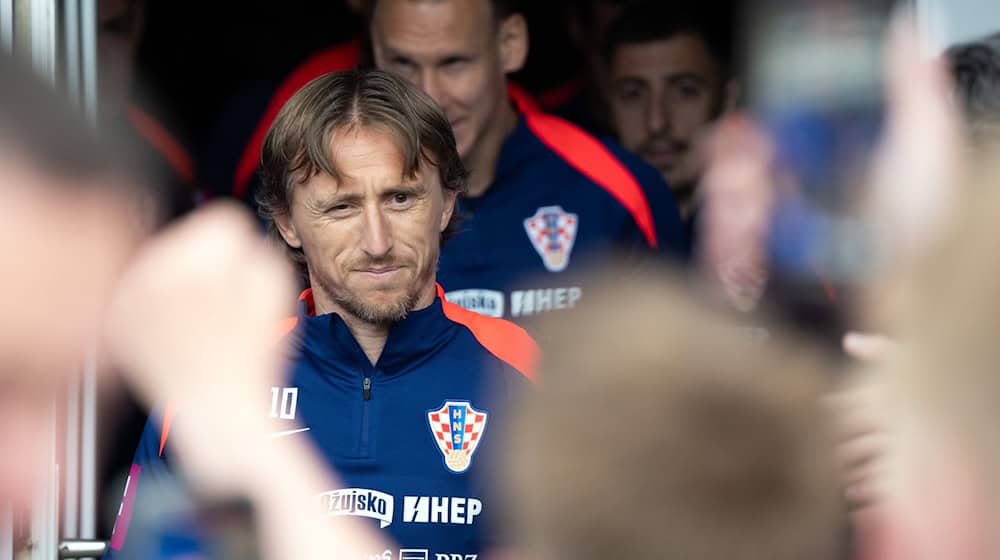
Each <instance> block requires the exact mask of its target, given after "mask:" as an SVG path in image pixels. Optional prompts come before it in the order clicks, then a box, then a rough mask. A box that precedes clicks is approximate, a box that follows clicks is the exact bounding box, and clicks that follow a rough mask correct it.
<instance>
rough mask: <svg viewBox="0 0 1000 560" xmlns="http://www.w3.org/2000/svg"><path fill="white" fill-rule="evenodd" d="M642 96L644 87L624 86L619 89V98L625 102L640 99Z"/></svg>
mask: <svg viewBox="0 0 1000 560" xmlns="http://www.w3.org/2000/svg"><path fill="white" fill-rule="evenodd" d="M640 97H642V88H638V87H624V88H621V89H619V90H618V99H621V100H622V101H625V102H633V101H638V100H639V98H640Z"/></svg>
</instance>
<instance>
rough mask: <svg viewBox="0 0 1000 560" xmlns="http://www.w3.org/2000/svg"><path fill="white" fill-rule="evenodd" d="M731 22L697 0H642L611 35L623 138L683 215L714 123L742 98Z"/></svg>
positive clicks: (609, 59) (609, 58)
mask: <svg viewBox="0 0 1000 560" xmlns="http://www.w3.org/2000/svg"><path fill="white" fill-rule="evenodd" d="M712 8H718V6H716V5H714V4H713V5H712ZM731 25H732V21H731V20H730V18H729V17H727V13H726V11H725V10H722V11H721V13H720V11H719V10H718V9H710V8H708V7H706V6H703V5H701V4H697V3H695V2H683V3H676V2H672V3H664V2H644V3H640V4H634V5H631V6H628V7H627V8H625V9H624V11H623V12H622V13H621V15H620V16H619V17H618V19H616V20H615V21H614V23H612V24H611V26H610V28H609V29H608V32H607V38H606V39H605V46H604V55H605V56H604V63H605V64H606V67H607V72H606V76H607V81H606V83H605V84H604V86H605V90H606V92H607V98H608V101H609V104H610V106H611V114H612V116H613V118H614V127H615V130H616V132H617V134H618V138H619V140H620V141H621V142H622V144H623V145H624V146H625V147H626V148H628V149H630V150H632V151H634V152H636V153H638V154H639V155H640V156H642V158H643V159H644V160H646V162H647V163H649V164H650V165H652V166H653V167H656V168H657V169H658V170H659V171H660V173H662V174H663V178H664V179H665V180H666V181H667V183H668V184H669V185H670V187H671V188H672V189H673V190H674V196H675V197H676V198H677V202H678V204H679V205H680V208H681V212H682V213H683V214H684V215H685V216H690V215H691V213H692V212H693V211H694V205H695V202H694V196H695V194H694V193H695V188H696V187H697V185H698V183H699V181H700V180H701V176H702V174H703V173H704V171H705V143H706V139H707V137H708V133H709V130H710V129H711V125H712V124H713V123H714V122H715V121H716V120H717V119H718V118H719V117H720V116H722V115H723V114H724V113H725V112H726V111H728V110H730V109H732V108H733V107H734V106H735V104H736V100H737V95H738V86H737V83H736V79H735V77H734V69H733V61H732V56H733V55H732V49H733V41H732V34H733V32H732V30H731V29H730V26H731Z"/></svg>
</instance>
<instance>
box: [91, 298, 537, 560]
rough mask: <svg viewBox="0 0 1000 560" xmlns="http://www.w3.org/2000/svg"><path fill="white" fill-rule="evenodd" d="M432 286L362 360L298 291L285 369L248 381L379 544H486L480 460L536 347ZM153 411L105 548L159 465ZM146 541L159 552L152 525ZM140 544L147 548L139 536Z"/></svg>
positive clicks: (395, 554) (121, 534) (438, 548)
mask: <svg viewBox="0 0 1000 560" xmlns="http://www.w3.org/2000/svg"><path fill="white" fill-rule="evenodd" d="M441 293H442V292H441V290H440V288H439V297H438V298H437V299H435V301H434V303H433V304H432V305H431V306H430V307H428V308H426V309H422V310H419V311H414V312H411V313H410V314H409V316H408V317H407V318H406V319H404V320H402V321H400V322H399V323H397V324H395V325H394V326H393V327H392V329H391V331H390V333H389V337H388V340H387V341H386V345H385V349H384V350H383V352H382V355H381V357H380V358H379V360H378V363H376V364H375V365H372V364H371V363H370V361H369V360H368V358H367V357H366V355H365V353H364V352H363V351H362V349H361V347H360V346H359V345H358V343H357V341H356V340H355V339H354V337H353V336H352V335H351V333H350V331H349V330H348V329H347V326H346V324H345V323H344V322H343V320H341V319H340V317H339V316H337V315H335V314H327V315H321V316H315V315H313V314H312V313H311V298H310V296H309V294H308V291H307V293H306V294H304V296H305V297H304V299H303V302H301V304H300V312H299V313H298V317H297V319H296V320H295V323H296V325H295V326H294V327H293V331H292V334H291V336H292V337H294V339H293V340H294V348H295V353H296V359H295V362H294V366H293V370H292V374H291V376H290V378H289V381H288V382H287V384H286V385H285V386H283V387H271V388H267V387H262V388H261V390H263V391H267V390H268V389H270V391H271V396H272V406H271V410H270V411H262V414H270V415H271V416H272V417H275V418H279V419H280V420H284V421H287V429H283V430H279V431H277V432H276V433H274V434H272V437H308V438H310V439H311V440H312V441H313V442H314V443H315V445H316V446H317V448H318V449H319V450H320V451H321V453H322V456H323V457H325V458H326V460H327V461H328V462H329V464H330V465H331V466H333V467H334V468H335V469H336V471H337V474H338V475H339V477H340V478H341V481H342V482H343V486H342V487H340V488H329V489H325V491H324V492H323V493H321V494H319V495H318V496H317V498H318V500H319V503H320V504H321V507H322V508H323V511H326V512H327V513H328V514H329V515H354V516H358V517H363V518H368V519H370V522H371V523H372V524H373V525H374V526H375V527H380V528H382V529H384V530H385V531H386V533H387V534H386V536H387V537H388V538H389V539H390V540H392V541H393V542H394V543H395V545H394V548H393V549H392V550H391V551H390V552H391V554H390V555H389V556H391V557H392V558H411V559H413V558H428V559H430V560H435V559H436V558H438V557H442V558H452V557H453V556H452V555H462V556H461V557H462V558H466V557H472V556H470V555H478V554H480V552H481V551H482V550H483V548H484V547H487V546H488V545H489V544H490V538H489V531H487V530H486V528H487V526H488V525H489V523H490V517H491V513H494V510H495V509H496V507H495V506H493V505H492V504H491V503H489V500H488V498H487V496H486V495H484V485H483V481H482V478H483V475H482V473H483V471H484V470H486V468H487V464H488V463H490V462H492V460H491V459H490V455H492V454H494V453H496V451H494V448H496V447H497V446H498V445H499V441H498V440H499V437H497V436H498V433H499V428H498V425H499V424H502V423H503V414H504V410H503V409H504V405H505V403H507V401H508V400H509V399H510V398H511V396H513V395H514V394H515V393H517V392H518V391H520V390H522V389H523V388H524V387H525V386H527V385H529V384H530V381H529V380H530V378H531V377H532V376H533V375H534V373H533V368H534V363H535V361H536V360H537V352H538V349H537V346H536V345H535V343H534V341H532V340H531V338H530V337H529V336H528V335H527V334H526V333H525V332H524V330H522V329H521V328H520V327H517V326H515V325H513V324H512V323H508V322H506V321H502V320H498V319H494V318H490V317H485V316H482V315H479V314H476V313H472V312H470V311H467V310H465V309H463V308H461V307H459V306H457V305H455V304H451V303H449V302H447V301H444V300H443V299H442V298H441V297H440V294H441ZM168 423H169V419H168V420H167V425H168ZM159 424H160V423H159V422H157V423H154V422H152V421H151V422H150V424H149V425H148V426H147V429H146V432H145V433H144V434H143V436H142V440H141V442H140V445H139V448H138V451H137V453H136V457H135V461H134V465H133V467H132V476H131V477H130V480H129V482H128V484H127V488H126V492H125V497H124V499H123V505H122V508H121V510H120V512H119V517H118V520H117V522H116V524H115V530H114V534H113V536H112V543H111V544H112V547H111V548H112V550H111V553H110V554H109V556H107V558H111V557H113V556H112V555H114V554H115V551H116V550H122V549H123V548H124V549H125V550H129V548H128V547H127V546H126V545H127V544H128V543H127V542H126V541H127V534H128V525H129V522H130V519H131V518H132V517H133V509H134V508H136V505H135V504H136V503H138V502H136V494H139V495H140V496H139V497H140V502H141V494H142V493H143V492H144V491H147V487H154V486H157V485H159V484H160V482H161V481H162V477H163V475H164V473H165V472H166V471H167V466H166V465H167V463H168V462H169V457H167V455H168V454H169V448H165V447H164V442H165V441H166V437H167V436H166V433H165V432H164V430H162V429H161V428H160V427H159ZM149 491H150V492H153V491H154V490H149ZM309 507H315V505H314V504H303V508H309ZM172 538H173V537H172ZM175 540H176V539H175ZM157 546H159V547H160V550H157V551H156V552H157V554H161V557H163V556H167V557H169V555H168V554H163V548H164V546H165V545H163V543H162V539H161V542H160V543H158V545H157ZM397 548H398V550H396V549H397ZM177 550H178V551H179V552H181V551H183V552H187V551H184V550H183V546H180V547H178V548H177ZM118 554H119V557H125V558H131V557H133V554H136V553H128V554H126V553H125V552H120V553H118ZM141 554H144V555H146V556H144V558H153V557H154V556H151V555H149V547H148V546H147V547H146V548H145V549H144V550H143V552H141ZM376 554H377V555H378V556H379V557H380V558H384V557H387V556H386V555H385V551H382V550H379V551H372V555H373V557H374V556H375V555H376ZM439 555H440V556H439ZM454 557H457V556H454Z"/></svg>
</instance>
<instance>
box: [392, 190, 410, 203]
mask: <svg viewBox="0 0 1000 560" xmlns="http://www.w3.org/2000/svg"><path fill="white" fill-rule="evenodd" d="M392 201H393V202H395V203H396V204H406V203H407V202H409V201H410V195H408V194H406V193H396V194H394V195H392Z"/></svg>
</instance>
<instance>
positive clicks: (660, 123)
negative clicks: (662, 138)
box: [646, 95, 670, 133]
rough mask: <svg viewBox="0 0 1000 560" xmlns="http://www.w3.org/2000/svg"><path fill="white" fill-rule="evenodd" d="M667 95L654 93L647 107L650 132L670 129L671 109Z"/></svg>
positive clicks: (647, 122) (647, 121)
mask: <svg viewBox="0 0 1000 560" xmlns="http://www.w3.org/2000/svg"><path fill="white" fill-rule="evenodd" d="M664 98H665V96H659V95H652V96H650V98H649V105H648V107H647V108H646V126H647V127H648V128H649V132H650V133H659V132H664V131H669V130H670V111H669V108H668V107H667V102H666V99H664Z"/></svg>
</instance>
